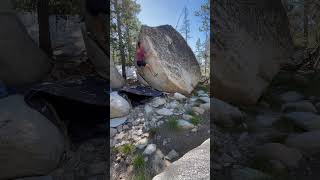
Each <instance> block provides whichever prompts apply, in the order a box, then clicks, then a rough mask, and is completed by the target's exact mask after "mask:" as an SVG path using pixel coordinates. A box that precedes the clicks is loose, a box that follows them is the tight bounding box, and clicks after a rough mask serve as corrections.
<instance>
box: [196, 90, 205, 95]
mask: <svg viewBox="0 0 320 180" xmlns="http://www.w3.org/2000/svg"><path fill="white" fill-rule="evenodd" d="M197 94H198V96H203V95H204V94H206V92H204V91H203V90H200V91H198V92H197Z"/></svg>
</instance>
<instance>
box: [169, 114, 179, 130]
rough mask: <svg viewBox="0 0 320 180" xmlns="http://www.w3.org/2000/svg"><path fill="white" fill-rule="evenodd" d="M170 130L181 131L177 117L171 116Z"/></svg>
mask: <svg viewBox="0 0 320 180" xmlns="http://www.w3.org/2000/svg"><path fill="white" fill-rule="evenodd" d="M167 124H168V126H169V128H170V129H171V130H179V129H180V128H179V124H178V119H177V117H176V116H170V117H169V119H168V122H167Z"/></svg>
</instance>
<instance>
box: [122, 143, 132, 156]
mask: <svg viewBox="0 0 320 180" xmlns="http://www.w3.org/2000/svg"><path fill="white" fill-rule="evenodd" d="M118 151H119V152H120V153H121V154H125V155H128V154H132V153H133V152H134V151H135V147H134V145H132V144H124V145H122V146H119V147H118Z"/></svg>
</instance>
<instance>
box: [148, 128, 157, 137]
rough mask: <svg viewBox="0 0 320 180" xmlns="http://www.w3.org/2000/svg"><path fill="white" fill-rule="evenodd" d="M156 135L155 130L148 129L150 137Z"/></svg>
mask: <svg viewBox="0 0 320 180" xmlns="http://www.w3.org/2000/svg"><path fill="white" fill-rule="evenodd" d="M156 133H157V128H154V127H153V128H150V129H149V134H150V136H153V135H155V134H156Z"/></svg>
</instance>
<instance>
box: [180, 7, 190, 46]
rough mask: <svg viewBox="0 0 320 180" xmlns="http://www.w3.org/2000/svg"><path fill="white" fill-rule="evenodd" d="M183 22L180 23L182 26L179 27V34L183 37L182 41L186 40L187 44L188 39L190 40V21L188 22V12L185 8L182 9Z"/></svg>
mask: <svg viewBox="0 0 320 180" xmlns="http://www.w3.org/2000/svg"><path fill="white" fill-rule="evenodd" d="M183 14H184V16H183V22H182V25H181V28H180V30H179V31H180V33H181V34H183V36H184V39H185V40H186V42H188V39H190V38H191V36H190V32H191V30H190V20H189V11H188V8H187V7H185V8H184V9H183Z"/></svg>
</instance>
